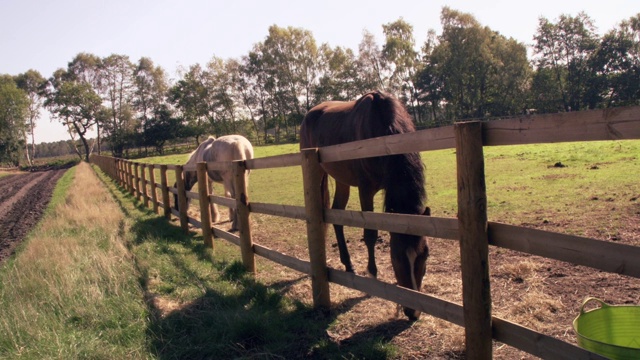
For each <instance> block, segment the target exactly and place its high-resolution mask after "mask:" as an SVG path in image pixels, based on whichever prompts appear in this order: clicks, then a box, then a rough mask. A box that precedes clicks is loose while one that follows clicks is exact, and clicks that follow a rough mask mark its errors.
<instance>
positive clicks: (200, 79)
mask: <svg viewBox="0 0 640 360" xmlns="http://www.w3.org/2000/svg"><path fill="white" fill-rule="evenodd" d="M204 77H205V72H204V70H203V69H202V67H200V65H199V64H195V65H192V66H191V67H190V68H189V71H188V72H187V73H186V74H185V75H184V77H183V78H182V79H181V80H179V81H178V82H177V83H176V84H175V85H174V86H173V87H172V88H171V89H170V90H169V94H170V95H169V97H170V99H171V102H172V103H173V104H174V105H175V107H176V109H177V110H178V111H179V112H180V115H181V117H182V118H183V119H184V120H185V122H186V124H185V125H186V126H187V127H188V129H189V132H190V133H191V134H192V135H193V137H194V138H195V141H196V145H197V144H199V143H200V137H202V136H203V135H204V134H206V133H208V132H209V130H210V129H209V127H208V124H209V108H210V106H209V90H208V89H207V87H206V86H205V79H204Z"/></svg>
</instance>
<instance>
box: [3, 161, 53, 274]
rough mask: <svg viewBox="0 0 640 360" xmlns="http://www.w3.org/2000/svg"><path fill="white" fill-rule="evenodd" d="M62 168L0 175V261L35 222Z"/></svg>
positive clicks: (48, 198)
mask: <svg viewBox="0 0 640 360" xmlns="http://www.w3.org/2000/svg"><path fill="white" fill-rule="evenodd" d="M65 171H66V170H65V169H57V170H47V171H34V172H21V173H16V174H14V175H8V176H4V177H1V178H0V263H2V262H4V260H5V259H7V258H8V257H9V256H11V255H12V254H13V253H14V251H15V249H16V247H17V246H18V244H19V243H20V242H21V241H22V240H24V238H25V236H26V235H27V234H28V233H29V231H30V230H31V229H32V228H33V227H34V226H35V224H37V223H38V221H39V220H40V218H41V217H42V214H43V213H44V210H45V209H46V207H47V204H49V200H51V194H52V193H53V189H54V188H55V186H56V183H57V181H58V179H60V177H61V176H62V174H64V172H65Z"/></svg>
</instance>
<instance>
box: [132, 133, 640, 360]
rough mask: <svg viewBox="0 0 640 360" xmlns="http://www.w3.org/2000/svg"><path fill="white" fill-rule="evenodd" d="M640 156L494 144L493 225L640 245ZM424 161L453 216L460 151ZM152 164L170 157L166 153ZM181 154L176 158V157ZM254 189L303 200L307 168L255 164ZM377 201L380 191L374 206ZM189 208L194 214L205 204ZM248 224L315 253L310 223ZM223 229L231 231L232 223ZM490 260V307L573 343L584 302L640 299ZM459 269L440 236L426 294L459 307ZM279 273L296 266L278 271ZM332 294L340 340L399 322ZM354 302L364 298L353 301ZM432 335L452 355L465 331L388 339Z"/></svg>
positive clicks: (430, 182)
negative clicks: (590, 299)
mask: <svg viewBox="0 0 640 360" xmlns="http://www.w3.org/2000/svg"><path fill="white" fill-rule="evenodd" d="M293 146H294V148H293V149H292V150H293V151H290V150H288V151H284V153H289V152H296V151H297V146H296V145H293ZM274 149H276V147H268V148H264V152H263V149H262V148H257V149H256V157H257V158H259V157H263V156H270V155H275V154H277V153H278V151H275V152H274ZM267 154H268V155H267ZM639 154H640V142H638V141H603V142H580V143H563V144H538V145H524V146H497V147H487V148H485V167H486V169H485V171H486V175H487V196H488V218H489V221H498V222H502V223H506V224H513V225H521V226H526V227H532V228H538V229H545V230H550V231H554V232H561V233H569V234H576V235H582V236H589V237H593V238H596V239H602V240H610V241H616V242H621V243H626V244H631V245H636V246H637V245H638V244H639V241H640V240H639V237H640V234H639V232H640V229H639V227H638V223H639V219H638V216H639V214H640V205H639V201H638V197H639V195H640V187H639V185H638V182H637V181H636V177H637V174H638V173H640V172H639V170H640V168H639V165H638V164H639V162H638V155H639ZM422 156H423V161H424V163H425V164H426V166H427V189H428V194H429V201H428V205H429V206H430V207H431V209H432V211H433V215H435V216H441V217H455V215H456V182H455V181H456V179H455V177H456V175H455V152H454V151H453V150H441V151H434V152H428V153H423V155H422ZM149 160H150V161H149V162H153V163H167V159H166V158H154V159H149ZM180 161H181V160H179V159H178V162H177V163H180ZM144 162H147V161H146V160H145V161H144ZM170 182H171V181H170ZM216 191H220V189H216ZM249 193H250V200H251V201H254V202H270V203H281V204H287V205H300V204H302V203H303V199H302V185H301V172H300V169H299V168H297V167H293V168H280V169H265V170H255V171H253V172H252V174H251V179H250V186H249ZM380 202H381V197H380V194H379V195H378V196H377V199H376V203H377V207H376V209H377V210H379V209H380ZM193 206H196V205H195V204H194V205H193ZM358 208H359V205H358V203H357V196H356V195H355V194H352V200H351V202H350V203H349V209H354V210H356V209H358ZM193 213H194V215H195V214H196V213H197V207H196V208H195V209H194V212H193ZM196 216H197V215H196ZM223 218H224V217H223ZM251 220H252V227H253V229H254V230H253V239H254V242H255V243H257V244H260V245H263V246H267V247H269V248H272V249H274V250H278V251H280V252H283V253H285V254H288V255H293V256H296V257H299V258H302V259H307V258H308V252H307V250H306V238H305V236H306V233H305V227H304V222H301V221H296V220H288V219H283V218H277V217H272V216H267V215H261V214H252V218H251ZM220 226H221V227H223V228H225V226H226V227H227V228H228V224H221V225H220ZM347 229H348V228H347ZM347 239H349V240H350V243H349V245H348V246H349V247H350V249H351V254H352V256H353V259H352V260H353V262H354V265H355V267H356V272H357V273H360V274H362V273H363V272H364V266H365V264H366V252H365V250H364V244H363V243H362V241H361V232H360V230H357V229H348V231H347ZM334 243H335V239H334V237H333V234H332V232H331V231H329V244H328V245H327V246H328V265H329V266H330V267H334V268H337V269H341V268H342V265H341V264H340V262H339V260H338V256H337V248H335V245H334ZM388 244H389V242H388V236H387V235H386V234H384V235H383V236H382V238H381V239H380V241H379V243H378V245H377V252H378V254H379V255H378V263H379V268H380V269H381V270H380V272H381V274H380V275H379V278H380V279H381V280H383V281H386V282H390V283H393V282H394V279H393V275H392V271H391V268H390V264H389V257H388ZM490 262H491V282H492V297H493V306H494V307H493V314H494V315H495V316H499V317H502V318H504V319H507V320H511V321H514V322H519V323H521V324H524V325H525V326H528V327H530V328H533V329H535V330H538V331H540V332H543V333H545V334H548V335H552V336H554V337H557V338H560V339H562V340H564V341H568V342H572V343H575V340H574V335H573V331H572V330H571V325H570V324H571V320H572V319H573V318H574V317H575V316H576V314H577V309H578V307H579V304H580V302H581V301H582V299H583V298H584V297H586V296H598V297H601V298H602V297H604V298H607V297H608V300H607V301H609V302H611V303H618V304H619V303H640V299H639V298H638V295H637V294H638V292H637V289H638V284H637V281H636V280H634V279H630V278H626V277H623V276H618V275H611V274H605V273H601V272H599V271H594V270H589V269H587V268H582V267H579V266H574V265H568V264H564V263H562V262H558V261H552V260H548V259H543V258H538V257H535V256H529V255H523V254H519V253H516V252H512V251H509V250H505V249H492V250H491V254H490ZM459 264H460V261H459V250H458V246H457V243H455V242H452V241H447V240H437V239H432V240H431V257H430V259H429V261H428V265H427V276H426V278H425V284H424V285H423V291H424V292H426V293H429V294H431V295H435V296H437V297H440V298H444V299H446V300H450V301H454V302H458V303H460V302H461V279H460V269H459ZM272 266H275V265H272ZM268 267H271V266H268ZM277 273H278V274H285V273H288V271H287V270H284V269H280V270H278V271H277ZM295 275H296V274H294V275H291V276H294V277H295ZM297 275H299V274H297ZM258 278H259V279H260V280H261V281H263V282H265V283H267V284H269V283H271V282H273V283H279V282H280V281H282V278H281V277H280V276H276V277H273V276H272V271H270V270H266V271H265V270H264V269H262V270H261V269H260V268H259V269H258ZM308 287H309V284H307V283H304V282H303V283H296V284H295V285H292V286H291V287H289V288H288V289H287V291H286V293H287V294H288V295H289V296H290V297H292V298H298V299H300V300H301V301H303V302H304V301H306V302H307V303H308V302H309V301H310V299H309V298H308V291H309V289H308ZM331 292H332V298H333V302H334V303H335V304H337V306H338V309H340V306H348V310H349V311H346V312H345V313H344V314H341V315H340V316H339V317H338V321H337V322H336V327H337V329H339V330H340V331H338V332H337V334H342V335H336V336H335V339H334V340H335V341H338V342H340V341H350V340H349V339H351V337H352V336H353V335H354V334H358V333H360V332H363V331H370V329H378V326H382V327H381V328H379V330H380V329H381V330H380V331H379V332H375V331H374V332H373V333H374V334H377V335H379V336H383V337H385V336H388V335H389V334H386V335H385V332H388V329H387V328H386V327H385V326H384V325H380V324H384V322H385V321H388V320H389V319H397V317H396V314H395V308H394V307H393V305H392V304H391V303H389V302H386V301H383V300H379V299H374V298H368V297H365V298H361V297H359V296H361V294H360V293H359V292H356V291H351V290H347V289H344V288H341V287H340V286H337V285H332V288H331ZM514 295H515V296H514ZM353 299H359V300H358V301H355V302H354V300H353ZM345 304H349V305H345ZM354 322H355V324H354ZM354 326H355V327H354ZM385 329H386V330H385ZM434 334H437V338H438V339H439V341H442V342H441V343H440V344H441V345H442V347H440V348H439V350H438V352H441V351H443V352H447V351H453V352H454V353H455V352H456V351H457V352H460V351H462V349H463V348H464V346H463V342H464V340H463V336H462V334H463V332H462V329H460V328H458V327H457V326H455V325H451V324H448V323H445V322H443V321H439V320H436V319H433V318H428V319H423V320H421V321H420V322H418V323H416V324H414V325H413V326H411V327H410V328H409V329H402V330H401V331H399V333H398V334H397V336H390V337H389V340H390V341H391V342H392V343H394V344H403V345H402V346H401V348H404V347H405V346H404V345H408V344H411V343H413V342H414V341H415V342H416V343H422V344H428V343H429V341H428V339H429V337H431V336H436V335H434ZM417 339H422V340H421V341H416V340H417ZM513 351H514V350H513V349H510V348H508V347H504V346H502V347H497V348H496V349H495V351H494V356H495V357H496V358H500V357H501V356H504V357H505V358H509V357H510V356H513V355H514V353H513ZM419 353H420V352H419ZM419 353H417V354H419ZM405 355H406V354H405ZM453 357H455V355H453Z"/></svg>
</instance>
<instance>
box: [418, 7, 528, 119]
mask: <svg viewBox="0 0 640 360" xmlns="http://www.w3.org/2000/svg"><path fill="white" fill-rule="evenodd" d="M441 20H442V28H443V30H442V35H440V36H439V37H438V38H437V42H434V41H433V39H429V40H428V43H426V44H425V46H424V47H423V52H425V51H426V55H425V60H426V61H425V65H424V66H423V68H422V69H421V74H419V76H418V78H419V83H420V87H421V89H420V93H421V97H423V98H425V94H427V96H426V98H427V99H431V100H432V101H439V102H440V103H441V104H442V105H444V109H445V111H446V118H447V119H449V120H453V119H467V118H484V117H491V116H504V115H513V114H517V113H520V112H522V110H523V108H524V107H525V105H524V104H525V99H526V97H525V95H524V94H525V91H526V88H527V86H528V79H529V74H530V68H529V64H528V62H527V58H526V49H525V47H524V45H522V44H520V43H518V42H517V41H515V40H513V39H506V38H505V37H504V36H502V35H500V34H498V33H496V32H495V31H492V30H491V29H489V28H488V27H483V26H481V25H480V24H479V23H478V22H477V21H476V19H475V18H474V17H473V16H471V15H470V14H465V13H461V12H458V11H455V10H451V9H449V8H448V7H444V8H443V10H442V14H441ZM431 82H432V83H431ZM432 106H434V105H432Z"/></svg>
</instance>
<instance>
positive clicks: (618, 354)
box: [573, 297, 640, 360]
mask: <svg viewBox="0 0 640 360" xmlns="http://www.w3.org/2000/svg"><path fill="white" fill-rule="evenodd" d="M591 301H595V302H598V303H600V308H597V309H593V310H590V311H584V307H585V305H587V303H589V302H591ZM573 329H574V330H575V332H576V334H578V345H580V347H582V348H583V349H586V350H589V351H591V352H594V353H596V354H600V355H602V356H605V357H608V358H610V359H615V360H622V359H629V360H631V359H633V360H637V359H640V306H631V305H609V304H607V303H605V302H604V301H602V300H600V299H597V298H593V297H590V298H587V299H585V300H584V302H583V303H582V307H581V308H580V315H578V316H577V317H576V318H575V320H573Z"/></svg>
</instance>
